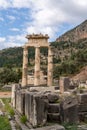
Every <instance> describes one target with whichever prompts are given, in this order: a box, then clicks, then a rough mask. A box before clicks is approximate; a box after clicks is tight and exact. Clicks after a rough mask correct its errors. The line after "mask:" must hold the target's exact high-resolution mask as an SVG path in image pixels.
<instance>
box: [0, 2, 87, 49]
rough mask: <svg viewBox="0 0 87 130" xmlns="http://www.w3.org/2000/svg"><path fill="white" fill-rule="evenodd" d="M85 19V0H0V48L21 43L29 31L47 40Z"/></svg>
mask: <svg viewBox="0 0 87 130" xmlns="http://www.w3.org/2000/svg"><path fill="white" fill-rule="evenodd" d="M86 19H87V0H0V49H3V48H7V47H13V46H21V45H23V44H24V43H25V42H26V38H25V36H26V35H27V34H32V33H43V34H49V36H50V41H54V40H55V39H56V38H57V37H58V36H60V35H61V34H63V33H64V32H66V31H67V30H69V29H71V28H73V27H74V26H76V25H78V24H80V23H81V22H83V21H84V20H86Z"/></svg>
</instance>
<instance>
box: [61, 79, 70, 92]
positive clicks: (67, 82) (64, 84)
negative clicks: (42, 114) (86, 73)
mask: <svg viewBox="0 0 87 130" xmlns="http://www.w3.org/2000/svg"><path fill="white" fill-rule="evenodd" d="M69 86H70V80H69V78H68V77H60V80H59V87H60V92H61V93H64V91H67V90H68V89H69Z"/></svg>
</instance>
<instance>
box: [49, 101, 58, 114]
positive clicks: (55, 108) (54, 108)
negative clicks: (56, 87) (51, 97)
mask: <svg viewBox="0 0 87 130" xmlns="http://www.w3.org/2000/svg"><path fill="white" fill-rule="evenodd" d="M59 108H60V105H59V104H58V103H50V104H49V105H48V113H59Z"/></svg>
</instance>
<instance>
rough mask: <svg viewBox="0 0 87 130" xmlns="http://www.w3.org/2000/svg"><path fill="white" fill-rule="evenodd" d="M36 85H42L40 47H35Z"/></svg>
mask: <svg viewBox="0 0 87 130" xmlns="http://www.w3.org/2000/svg"><path fill="white" fill-rule="evenodd" d="M34 85H35V86H37V85H40V48H39V47H36V48H35V73H34Z"/></svg>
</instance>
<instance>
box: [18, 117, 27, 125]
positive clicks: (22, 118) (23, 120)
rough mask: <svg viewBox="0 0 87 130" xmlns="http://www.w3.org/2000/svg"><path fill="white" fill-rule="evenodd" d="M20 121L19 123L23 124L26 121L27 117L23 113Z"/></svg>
mask: <svg viewBox="0 0 87 130" xmlns="http://www.w3.org/2000/svg"><path fill="white" fill-rule="evenodd" d="M20 121H21V123H23V124H25V123H26V121H27V117H26V116H25V115H23V116H21V118H20Z"/></svg>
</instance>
